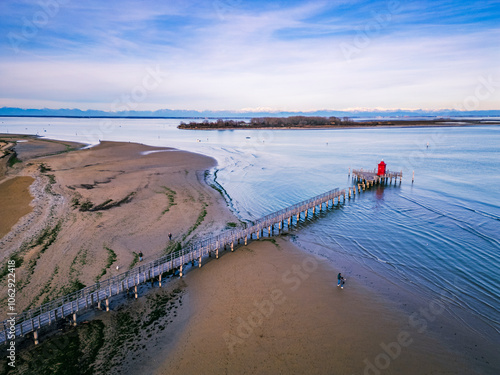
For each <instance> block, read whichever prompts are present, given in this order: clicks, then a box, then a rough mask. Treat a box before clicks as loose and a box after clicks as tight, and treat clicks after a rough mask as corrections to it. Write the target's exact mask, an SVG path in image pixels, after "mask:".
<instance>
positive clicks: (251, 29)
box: [0, 0, 500, 111]
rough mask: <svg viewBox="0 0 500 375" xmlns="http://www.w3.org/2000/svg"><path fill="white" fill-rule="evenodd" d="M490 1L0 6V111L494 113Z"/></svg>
mask: <svg viewBox="0 0 500 375" xmlns="http://www.w3.org/2000/svg"><path fill="white" fill-rule="evenodd" d="M499 42H500V3H499V2H498V1H467V2H466V1H448V0H437V1H392V0H390V1H356V0H353V1H342V0H340V1H335V0H334V1H299V0H296V1H246V0H209V1H194V0H182V1H177V0H175V1H168V0H167V1H147V0H145V1H130V0H122V1H93V0H90V1H83V2H82V1H78V2H77V1H74V0H37V1H28V0H16V1H13V0H3V1H2V2H0V77H1V80H0V107H2V106H14V107H22V108H43V107H47V108H79V109H100V110H107V111H114V110H120V109H136V110H155V109H161V108H170V109H197V110H206V109H208V110H245V109H267V110H288V111H294V110H297V111H310V110H320V109H333V110H341V109H354V108H369V109H395V108H404V109H418V108H423V109H441V108H454V109H462V108H463V109H469V110H470V109H478V110H480V109H500V64H499V61H500V43H499Z"/></svg>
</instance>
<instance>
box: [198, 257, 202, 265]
mask: <svg viewBox="0 0 500 375" xmlns="http://www.w3.org/2000/svg"><path fill="white" fill-rule="evenodd" d="M198 268H201V255H200V256H199V257H198Z"/></svg>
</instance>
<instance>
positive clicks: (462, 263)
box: [0, 118, 500, 348]
mask: <svg viewBox="0 0 500 375" xmlns="http://www.w3.org/2000/svg"><path fill="white" fill-rule="evenodd" d="M185 121H186V120H185ZM187 121H188V120H187ZM179 122H180V120H169V119H167V120H162V119H152V120H144V119H140V120H132V119H108V120H102V119H36V118H2V119H0V132H10V133H22V134H39V135H41V136H46V137H50V138H56V139H64V140H74V141H80V142H84V143H91V144H95V143H97V142H98V140H99V139H100V140H114V141H133V142H140V143H145V144H149V145H155V146H170V147H177V148H181V149H185V150H189V151H194V152H199V153H203V154H207V155H210V156H213V157H215V158H216V159H217V160H218V163H219V167H218V169H219V170H218V172H217V181H218V182H219V183H220V184H221V185H222V186H223V187H224V189H225V190H226V191H227V193H228V194H229V196H230V197H231V198H232V204H233V208H234V209H235V211H236V212H237V213H238V215H240V217H241V218H242V219H244V220H252V219H255V218H258V217H260V216H263V215H266V214H268V213H271V212H273V211H275V210H278V209H281V208H284V207H286V206H288V205H291V204H294V203H297V202H299V201H301V200H304V199H307V198H309V197H311V196H313V195H316V194H320V193H322V192H324V191H327V190H330V189H333V188H335V187H340V188H345V187H348V186H350V185H351V183H352V181H351V179H350V178H349V176H348V171H349V168H365V169H372V168H375V166H376V164H377V163H378V162H379V161H380V160H382V159H383V160H384V161H385V162H386V163H387V164H388V169H389V170H395V171H400V170H402V171H403V174H404V179H403V182H402V183H401V184H399V183H397V184H395V185H394V184H393V185H392V186H385V187H378V188H374V189H372V190H370V191H368V192H365V193H363V194H361V195H358V196H356V198H355V199H352V200H350V201H348V202H347V203H346V204H345V205H343V206H341V207H339V208H338V209H335V210H333V211H331V212H329V213H327V214H323V215H322V216H323V217H322V218H321V219H320V220H312V221H311V222H310V223H309V224H307V225H302V226H301V228H300V229H299V230H298V231H295V232H294V234H296V235H298V236H297V238H296V242H297V244H298V245H299V246H301V247H303V248H304V249H306V250H308V251H311V252H314V253H318V254H320V255H322V256H324V257H325V258H327V259H331V260H332V262H333V263H334V264H336V265H337V266H338V267H340V268H341V269H342V271H343V272H344V273H346V275H347V277H348V278H349V277H359V274H360V273H363V270H372V271H374V272H375V273H376V274H377V275H380V276H381V277H382V278H384V279H385V280H387V282H389V283H391V284H392V285H399V286H402V287H403V288H404V289H405V290H406V291H407V292H408V293H410V294H413V295H415V296H419V297H421V298H424V299H427V300H432V299H433V298H441V300H442V301H445V307H446V309H447V311H448V312H449V314H451V316H453V318H454V319H455V321H456V323H457V324H458V325H462V326H464V325H465V326H468V327H469V329H470V331H471V332H472V333H473V334H474V335H476V338H481V337H483V338H484V339H485V340H487V342H490V343H491V342H493V343H494V345H496V346H497V348H498V345H499V344H500V339H499V336H500V335H499V333H500V313H499V308H500V299H499V298H500V297H499V296H500V277H499V270H500V231H499V228H500V225H499V224H500V197H499V195H498V186H500V164H499V162H498V160H500V147H499V145H500V127H499V126H481V127H452V128H405V129H403V128H392V129H387V128H375V129H351V130H349V129H341V130H330V129H329V130H239V131H188V130H178V129H176V125H177V124H178V123H179ZM413 171H414V172H415V182H414V183H412V181H411V176H412V172H413ZM388 294H389V295H388V296H389V298H391V295H390V293H388ZM392 297H394V296H392ZM398 298H399V297H398Z"/></svg>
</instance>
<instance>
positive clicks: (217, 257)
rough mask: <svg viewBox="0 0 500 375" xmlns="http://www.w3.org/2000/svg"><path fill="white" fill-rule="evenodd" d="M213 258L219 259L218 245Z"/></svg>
mask: <svg viewBox="0 0 500 375" xmlns="http://www.w3.org/2000/svg"><path fill="white" fill-rule="evenodd" d="M215 259H219V247H217V249H215Z"/></svg>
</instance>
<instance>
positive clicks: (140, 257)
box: [139, 251, 142, 262]
mask: <svg viewBox="0 0 500 375" xmlns="http://www.w3.org/2000/svg"><path fill="white" fill-rule="evenodd" d="M139 262H142V251H139Z"/></svg>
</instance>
